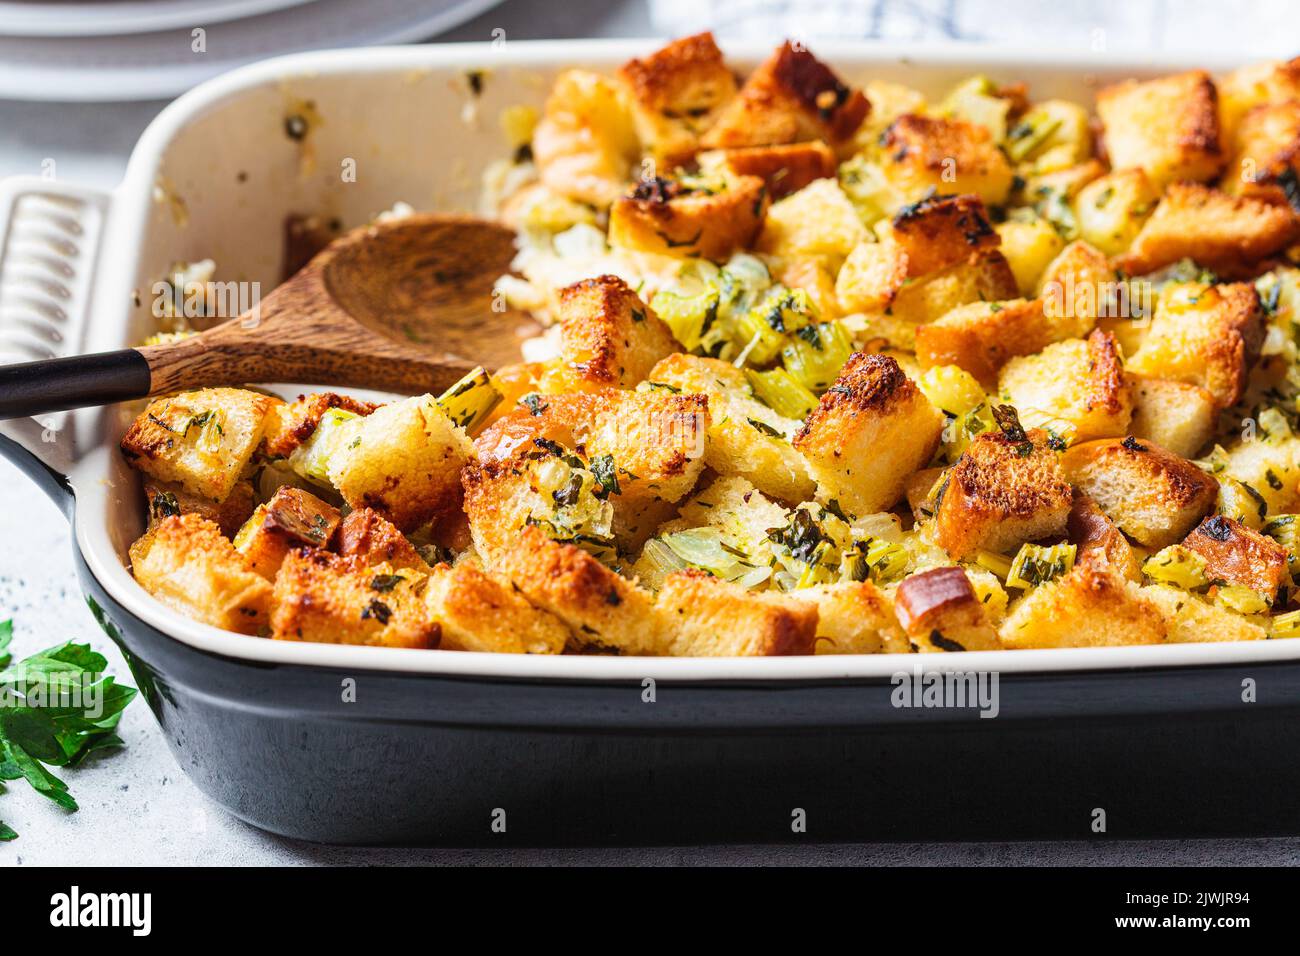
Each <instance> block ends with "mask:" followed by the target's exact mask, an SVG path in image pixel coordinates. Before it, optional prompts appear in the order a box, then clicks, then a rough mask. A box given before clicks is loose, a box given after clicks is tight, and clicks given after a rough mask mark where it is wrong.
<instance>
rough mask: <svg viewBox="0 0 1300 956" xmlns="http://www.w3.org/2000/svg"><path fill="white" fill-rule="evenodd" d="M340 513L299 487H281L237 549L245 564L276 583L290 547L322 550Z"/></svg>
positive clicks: (239, 539) (251, 523) (240, 536)
mask: <svg viewBox="0 0 1300 956" xmlns="http://www.w3.org/2000/svg"><path fill="white" fill-rule="evenodd" d="M339 517H340V516H339V510H338V509H337V508H335V507H334V506H333V505H330V504H327V503H326V502H324V501H321V500H320V499H319V498H317V497H316V496H315V495H312V494H309V493H308V492H306V491H303V490H302V489H300V488H291V487H288V486H285V487H282V488H280V489H279V490H278V491H276V493H275V495H274V496H272V498H271V500H270V501H268V502H267V503H266V504H264V505H258V507H257V510H256V511H254V512H253V515H252V517H250V518H249V519H248V521H247V522H246V523H245V524H244V526H243V527H242V528H241V529H240V530H239V533H238V534H237V535H236V536H235V550H236V551H238V552H239V553H240V554H242V555H243V556H244V561H245V563H246V564H247V565H248V566H249V567H250V568H252V569H253V570H254V571H256V572H257V573H258V574H260V575H261V576H262V577H264V578H266V579H267V580H268V581H274V580H275V575H276V572H277V571H279V570H280V565H281V564H282V563H283V562H284V559H285V556H286V555H287V554H288V553H289V549H290V548H295V547H301V546H303V545H309V546H311V547H313V548H323V547H325V545H326V544H328V543H329V540H330V539H331V538H332V537H333V536H334V529H335V528H337V527H338V525H339Z"/></svg>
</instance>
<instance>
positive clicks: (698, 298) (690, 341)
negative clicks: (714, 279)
mask: <svg viewBox="0 0 1300 956" xmlns="http://www.w3.org/2000/svg"><path fill="white" fill-rule="evenodd" d="M718 295H719V294H718V291H717V289H710V288H701V290H700V291H699V292H695V293H693V294H687V293H682V292H673V291H670V290H668V289H661V290H660V291H659V292H656V293H655V295H654V298H653V299H651V300H650V307H651V308H652V309H654V310H655V312H656V314H658V316H659V318H661V319H663V320H664V322H665V323H667V325H668V328H669V329H671V330H672V333H673V337H674V338H676V339H677V341H678V342H680V343H681V344H682V346H683V347H684V348H685V349H686V350H687V351H694V350H695V349H697V348H699V347H700V344H701V340H702V338H703V336H704V334H705V333H706V332H708V331H709V329H710V328H711V327H712V325H713V322H714V320H715V319H716V318H717V317H718Z"/></svg>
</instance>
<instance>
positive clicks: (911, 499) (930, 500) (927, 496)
mask: <svg viewBox="0 0 1300 956" xmlns="http://www.w3.org/2000/svg"><path fill="white" fill-rule="evenodd" d="M945 471H947V469H946V468H922V469H921V470H920V471H914V472H912V474H911V475H910V476H908V479H907V486H906V487H905V488H904V489H903V494H904V496H905V497H906V498H907V507H908V508H910V509H911V511H912V518H913V519H914V520H915V521H916V523H917V524H920V523H921V522H923V521H928V520H930V519H931V518H933V517H934V513H935V511H936V510H937V509H938V507H939V489H940V488H941V487H943V484H942V482H943V477H944V472H945Z"/></svg>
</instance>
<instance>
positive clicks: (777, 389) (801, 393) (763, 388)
mask: <svg viewBox="0 0 1300 956" xmlns="http://www.w3.org/2000/svg"><path fill="white" fill-rule="evenodd" d="M745 377H746V378H747V379H749V384H750V387H751V388H753V390H754V397H755V398H757V399H758V400H759V401H760V402H762V403H763V404H764V405H766V406H767V407H768V408H770V409H772V411H774V412H776V413H777V414H778V415H782V416H784V417H785V418H793V419H796V420H799V421H802V420H803V419H805V418H807V417H808V413H809V412H811V411H812V410H813V409H814V408H816V407H817V396H816V395H814V394H813V393H812V392H810V391H809V390H808V389H806V388H804V387H803V386H802V385H801V384H799V382H797V381H795V379H794V377H793V376H791V375H790V373H789V372H787V371H786V370H785V369H783V368H774V369H772V370H770V371H767V372H756V371H754V370H753V369H748V368H747V369H745Z"/></svg>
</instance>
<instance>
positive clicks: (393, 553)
mask: <svg viewBox="0 0 1300 956" xmlns="http://www.w3.org/2000/svg"><path fill="white" fill-rule="evenodd" d="M334 548H335V550H336V551H338V553H339V554H341V555H343V556H344V557H355V558H358V559H359V560H361V561H362V562H363V563H364V564H366V565H368V566H370V567H374V566H375V565H377V564H386V565H388V566H389V567H391V568H396V569H397V570H399V571H402V570H411V571H418V572H420V573H421V574H428V573H429V565H428V564H427V563H425V560H424V559H423V558H422V557H420V552H419V551H417V550H416V548H415V545H413V544H411V542H410V541H409V540H408V539H407V537H406V535H404V534H402V532H400V531H398V530H397V528H396V527H394V526H393V523H392V522H391V521H389V520H388V519H387V518H385V517H384V516H383V515H381V514H380V513H379V512H377V511H375V510H374V509H373V508H358V509H357V510H356V511H351V512H348V516H347V517H346V518H344V519H343V521H342V522H341V523H340V524H339V526H338V531H337V532H336V533H335V537H334Z"/></svg>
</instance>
